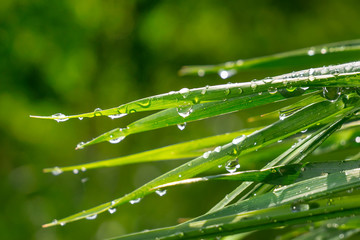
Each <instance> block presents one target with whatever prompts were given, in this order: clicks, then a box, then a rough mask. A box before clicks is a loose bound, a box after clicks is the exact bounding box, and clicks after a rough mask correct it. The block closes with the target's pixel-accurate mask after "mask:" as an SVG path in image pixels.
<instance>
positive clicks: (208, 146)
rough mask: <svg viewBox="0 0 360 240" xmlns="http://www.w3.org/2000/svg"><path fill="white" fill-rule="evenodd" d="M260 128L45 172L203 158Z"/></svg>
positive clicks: (54, 168)
mask: <svg viewBox="0 0 360 240" xmlns="http://www.w3.org/2000/svg"><path fill="white" fill-rule="evenodd" d="M259 129H260V128H252V129H244V130H240V131H236V132H231V133H226V134H222V135H216V136H211V137H206V138H201V139H197V140H193V141H188V142H183V143H179V144H174V145H170V146H166V147H162V148H158V149H154V150H149V151H145V152H141V153H136V154H131V155H128V156H123V157H118V158H113V159H108V160H102V161H97V162H92V163H86V164H80V165H75V166H68V167H53V168H45V169H44V172H46V173H49V172H54V171H59V170H60V171H61V172H68V171H77V170H79V169H87V170H88V169H94V168H102V167H114V166H121V165H126V164H131V163H143V162H150V161H159V160H169V159H184V158H193V157H198V156H201V155H202V154H203V153H204V152H206V151H209V150H213V149H214V148H215V147H217V146H220V145H224V144H226V143H228V142H231V140H232V139H234V138H235V137H237V136H239V135H242V134H244V135H248V134H250V133H252V132H254V131H256V130H259Z"/></svg>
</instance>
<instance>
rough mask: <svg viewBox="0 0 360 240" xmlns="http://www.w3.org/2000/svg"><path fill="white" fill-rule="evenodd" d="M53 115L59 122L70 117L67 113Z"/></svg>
mask: <svg viewBox="0 0 360 240" xmlns="http://www.w3.org/2000/svg"><path fill="white" fill-rule="evenodd" d="M51 117H53V118H56V119H54V120H55V121H57V122H65V121H67V120H69V118H68V117H67V116H66V115H65V114H62V113H55V114H53V115H52V116H51Z"/></svg>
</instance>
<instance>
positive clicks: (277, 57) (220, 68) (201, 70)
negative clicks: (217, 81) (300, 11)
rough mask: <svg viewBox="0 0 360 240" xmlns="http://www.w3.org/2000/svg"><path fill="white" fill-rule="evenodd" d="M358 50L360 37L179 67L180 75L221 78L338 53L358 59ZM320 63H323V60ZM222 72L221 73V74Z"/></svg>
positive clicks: (314, 60)
mask: <svg viewBox="0 0 360 240" xmlns="http://www.w3.org/2000/svg"><path fill="white" fill-rule="evenodd" d="M359 52H360V39H356V40H352V41H345V42H337V43H330V44H323V45H319V46H314V47H310V48H303V49H298V50H294V51H289V52H284V53H277V54H273V55H269V56H264V57H257V58H250V59H245V60H238V61H234V62H226V63H223V64H218V65H205V66H184V67H182V68H181V69H180V71H179V74H180V75H198V76H200V77H202V76H204V75H206V74H209V73H218V74H220V76H221V77H222V78H227V77H230V76H231V75H233V74H235V73H237V71H241V70H246V69H254V68H263V67H284V66H291V67H293V66H295V65H299V64H300V65H304V62H306V64H319V63H318V62H319V61H321V60H324V59H329V58H331V59H330V60H333V61H334V60H335V62H337V60H336V59H338V58H339V53H342V54H343V55H345V56H347V57H349V56H353V57H354V60H355V59H358V57H359V54H360V53H359ZM320 64H324V63H323V62H322V63H320ZM222 72H223V73H222ZM226 72H227V73H226ZM221 73H222V74H221Z"/></svg>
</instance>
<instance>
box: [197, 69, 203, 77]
mask: <svg viewBox="0 0 360 240" xmlns="http://www.w3.org/2000/svg"><path fill="white" fill-rule="evenodd" d="M197 74H198V76H199V77H203V76H205V71H204V69H199V70H198V72H197Z"/></svg>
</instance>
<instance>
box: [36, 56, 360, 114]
mask: <svg viewBox="0 0 360 240" xmlns="http://www.w3.org/2000/svg"><path fill="white" fill-rule="evenodd" d="M359 75H360V62H350V63H345V64H340V65H334V66H328V67H321V68H312V69H308V70H302V71H297V72H293V73H289V74H284V75H280V76H276V77H273V78H266V79H262V80H258V81H252V82H246V83H232V84H223V85H216V86H210V87H209V86H207V87H202V88H194V89H191V90H189V89H185V90H183V89H182V90H180V91H177V92H170V93H166V94H161V95H156V96H152V97H148V98H143V99H140V100H136V101H133V102H130V103H127V104H123V105H120V106H119V107H115V108H111V109H106V110H101V109H97V110H95V111H94V112H90V113H84V114H77V115H70V116H67V115H64V114H62V115H61V114H60V115H59V114H55V115H52V116H31V117H34V118H42V119H54V120H57V121H66V120H68V119H70V118H84V117H88V118H92V117H96V116H110V117H112V118H116V117H121V116H124V115H126V114H130V113H135V112H142V111H151V110H161V109H167V108H180V111H181V108H191V107H192V106H193V105H194V106H196V105H197V104H199V103H207V102H214V101H223V100H224V99H231V98H237V97H242V96H243V97H246V96H249V95H253V94H255V93H265V92H268V91H269V92H270V93H271V94H274V95H277V94H279V93H277V92H276V91H277V89H284V88H287V89H288V90H284V91H282V94H283V95H288V96H297V95H298V94H299V93H301V92H303V90H301V89H300V90H296V88H297V87H303V88H307V87H325V86H338V87H345V86H346V87H359V86H360V77H359Z"/></svg>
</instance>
